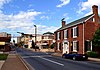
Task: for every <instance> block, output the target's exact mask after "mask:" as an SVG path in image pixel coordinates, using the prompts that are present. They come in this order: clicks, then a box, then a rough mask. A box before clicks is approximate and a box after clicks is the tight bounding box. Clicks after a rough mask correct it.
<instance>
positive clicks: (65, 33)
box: [64, 29, 68, 39]
mask: <svg viewBox="0 0 100 70" xmlns="http://www.w3.org/2000/svg"><path fill="white" fill-rule="evenodd" d="M67 31H68V30H67V29H66V30H64V39H67Z"/></svg>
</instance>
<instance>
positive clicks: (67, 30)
mask: <svg viewBox="0 0 100 70" xmlns="http://www.w3.org/2000/svg"><path fill="white" fill-rule="evenodd" d="M67 38H68V30H67Z"/></svg>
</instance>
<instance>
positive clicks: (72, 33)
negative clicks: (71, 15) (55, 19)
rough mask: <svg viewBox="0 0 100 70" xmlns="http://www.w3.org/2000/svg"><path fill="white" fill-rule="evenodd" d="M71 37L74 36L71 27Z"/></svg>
mask: <svg viewBox="0 0 100 70" xmlns="http://www.w3.org/2000/svg"><path fill="white" fill-rule="evenodd" d="M71 37H73V29H71Z"/></svg>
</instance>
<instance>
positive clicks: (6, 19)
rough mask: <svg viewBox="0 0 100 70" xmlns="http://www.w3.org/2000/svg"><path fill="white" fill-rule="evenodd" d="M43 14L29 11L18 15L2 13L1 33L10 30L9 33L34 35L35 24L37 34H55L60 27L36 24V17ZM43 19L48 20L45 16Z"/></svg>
mask: <svg viewBox="0 0 100 70" xmlns="http://www.w3.org/2000/svg"><path fill="white" fill-rule="evenodd" d="M40 14H42V12H37V11H32V10H28V11H26V12H24V11H20V12H19V13H18V14H10V15H5V14H3V12H2V11H1V12H0V31H3V30H9V31H8V32H24V33H30V34H32V33H34V30H35V29H34V24H35V25H37V32H38V33H39V34H42V33H44V32H47V31H51V32H54V31H55V30H57V29H58V27H54V26H45V25H42V24H41V25H40V24H39V23H38V24H37V23H35V22H34V20H36V17H37V16H39V15H40ZM41 18H46V19H47V18H48V17H47V16H43V17H41Z"/></svg>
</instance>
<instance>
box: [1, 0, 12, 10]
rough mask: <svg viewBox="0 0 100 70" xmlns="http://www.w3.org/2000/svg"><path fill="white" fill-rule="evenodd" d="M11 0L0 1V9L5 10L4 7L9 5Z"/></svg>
mask: <svg viewBox="0 0 100 70" xmlns="http://www.w3.org/2000/svg"><path fill="white" fill-rule="evenodd" d="M10 1H11V0H0V9H2V8H3V5H4V4H6V3H9V2H10Z"/></svg>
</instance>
